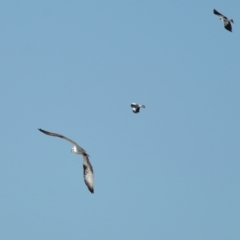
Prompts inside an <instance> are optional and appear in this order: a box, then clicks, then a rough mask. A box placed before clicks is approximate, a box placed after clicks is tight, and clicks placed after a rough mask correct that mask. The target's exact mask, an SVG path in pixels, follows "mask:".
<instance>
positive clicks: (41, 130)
mask: <svg viewBox="0 0 240 240" xmlns="http://www.w3.org/2000/svg"><path fill="white" fill-rule="evenodd" d="M38 130H39V131H40V132H43V133H45V134H46V135H49V136H52V137H60V138H63V139H65V140H67V141H68V142H70V143H72V144H73V145H75V146H76V147H77V148H79V149H81V150H82V151H83V152H86V151H85V150H84V149H83V148H81V147H80V146H79V145H78V144H77V143H76V142H74V141H73V140H71V139H69V138H67V137H65V136H63V135H61V134H58V133H53V132H48V131H45V130H43V129H41V128H39V129H38Z"/></svg>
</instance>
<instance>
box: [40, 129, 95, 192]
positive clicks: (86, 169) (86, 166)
mask: <svg viewBox="0 0 240 240" xmlns="http://www.w3.org/2000/svg"><path fill="white" fill-rule="evenodd" d="M38 130H39V131H41V132H42V133H45V134H47V135H49V136H53V137H60V138H63V139H65V140H67V141H68V142H70V143H72V144H73V147H72V148H71V152H74V153H76V154H80V155H82V157H83V177H84V181H85V183H86V185H87V187H88V189H89V191H90V192H91V193H94V186H93V182H94V177H93V168H92V165H91V163H90V161H89V158H88V157H89V155H88V154H87V152H86V151H85V150H84V149H83V148H81V147H80V146H79V145H78V144H77V143H75V142H74V141H72V140H71V139H69V138H66V137H64V136H63V135H60V134H58V133H53V132H48V131H45V130H43V129H41V128H39V129H38Z"/></svg>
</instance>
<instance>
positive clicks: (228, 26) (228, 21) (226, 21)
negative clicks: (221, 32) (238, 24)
mask: <svg viewBox="0 0 240 240" xmlns="http://www.w3.org/2000/svg"><path fill="white" fill-rule="evenodd" d="M213 13H214V14H216V15H218V17H219V19H220V20H222V21H223V23H224V27H225V28H226V29H227V30H228V31H230V32H232V25H231V22H232V23H234V22H233V20H232V19H228V18H227V17H225V16H224V15H222V14H221V13H219V12H218V11H217V10H215V9H213Z"/></svg>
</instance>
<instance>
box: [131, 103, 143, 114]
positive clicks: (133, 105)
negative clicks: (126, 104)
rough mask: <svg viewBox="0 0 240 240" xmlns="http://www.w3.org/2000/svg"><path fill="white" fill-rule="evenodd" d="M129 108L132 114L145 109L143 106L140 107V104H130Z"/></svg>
mask: <svg viewBox="0 0 240 240" xmlns="http://www.w3.org/2000/svg"><path fill="white" fill-rule="evenodd" d="M131 107H132V111H133V112H134V113H138V112H139V111H140V108H145V106H144V105H140V104H137V103H132V104H131Z"/></svg>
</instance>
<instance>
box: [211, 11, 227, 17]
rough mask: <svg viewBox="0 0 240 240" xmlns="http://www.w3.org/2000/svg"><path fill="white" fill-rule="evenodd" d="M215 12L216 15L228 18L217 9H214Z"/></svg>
mask: <svg viewBox="0 0 240 240" xmlns="http://www.w3.org/2000/svg"><path fill="white" fill-rule="evenodd" d="M213 13H214V14H216V15H218V16H221V17H223V18H225V19H227V17H225V16H224V15H222V14H221V13H220V12H218V11H217V10H215V9H213Z"/></svg>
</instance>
